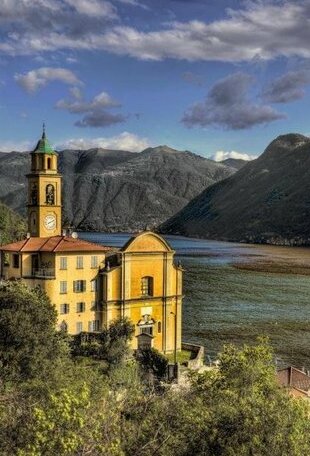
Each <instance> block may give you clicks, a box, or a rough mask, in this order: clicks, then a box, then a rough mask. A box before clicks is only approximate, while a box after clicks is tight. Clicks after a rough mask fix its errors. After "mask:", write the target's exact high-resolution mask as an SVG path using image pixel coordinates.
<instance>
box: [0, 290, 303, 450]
mask: <svg viewBox="0 0 310 456" xmlns="http://www.w3.org/2000/svg"><path fill="white" fill-rule="evenodd" d="M0 304H1V305H0V356H1V362H2V368H1V380H2V381H1V382H0V454H1V456H12V455H16V456H52V455H58V454H59V455H64V456H81V455H90V456H102V455H108V456H137V455H143V456H152V455H156V456H192V455H195V456H304V455H307V454H310V438H309V436H310V421H309V417H310V408H309V405H308V403H307V402H306V401H304V400H296V399H293V398H292V397H290V396H289V395H288V394H287V393H286V392H285V391H284V390H283V389H281V388H280V387H278V386H277V384H276V380H275V371H274V366H273V363H272V357H273V354H272V352H271V350H270V347H269V346H268V343H267V342H266V341H265V340H260V342H259V344H258V345H256V346H244V348H243V349H242V350H240V349H237V348H236V347H234V346H232V345H229V346H226V347H225V349H224V351H223V352H222V354H221V355H220V358H219V359H220V363H219V367H218V369H213V370H210V371H206V372H204V373H201V374H197V373H196V374H192V375H191V376H190V378H189V382H188V385H187V387H186V388H181V387H179V388H170V387H167V388H166V389H161V390H160V394H158V390H156V389H152V388H150V387H149V386H146V385H145V382H144V381H143V378H142V379H141V376H140V373H141V368H140V367H139V365H138V363H137V362H136V361H135V360H134V359H130V360H127V361H126V362H123V359H124V353H125V352H126V349H125V348H124V346H125V345H123V344H125V343H126V341H128V340H129V338H130V337H131V336H132V326H131V324H130V323H129V322H128V321H118V322H114V323H113V325H111V326H110V328H109V329H107V330H105V331H103V333H102V334H99V336H100V337H99V339H98V338H97V339H96V338H89V339H88V340H84V342H83V339H82V336H81V337H80V338H79V339H78V340H79V341H80V343H79V344H78V343H77V342H76V340H75V343H76V350H80V351H82V352H83V350H86V351H85V352H84V354H85V353H88V354H89V357H88V358H87V357H73V358H72V357H71V354H70V352H69V351H68V348H67V339H66V337H67V336H66V335H65V334H59V335H58V336H56V334H55V331H54V329H53V328H54V324H55V318H56V316H55V311H54V309H53V307H52V306H51V304H50V303H49V301H48V299H47V298H46V296H45V295H44V294H42V292H40V291H39V290H29V289H28V288H27V287H25V286H23V285H21V284H19V283H13V284H12V283H10V284H6V285H5V286H1V287H0ZM23 320H24V321H23ZM1 325H2V326H1ZM7 328H10V329H9V330H8V329H7ZM3 331H4V333H3ZM120 340H121V341H122V344H121V345H119V342H120ZM81 341H82V342H83V343H85V344H86V348H85V347H84V346H83V343H82V342H81ZM11 346H12V348H11ZM73 349H74V348H73ZM87 350H88V351H87ZM124 350H125V351H124ZM6 351H7V353H6ZM139 356H140V359H139V362H140V363H142V365H143V367H144V369H145V370H146V371H148V370H149V369H152V370H153V372H154V373H155V374H156V375H157V376H158V377H160V376H162V375H163V374H164V372H165V369H166V363H167V360H166V359H165V358H164V357H163V356H162V355H161V354H160V353H158V352H157V351H156V350H143V351H142V352H140V355H139ZM98 359H99V361H98ZM102 359H104V360H106V362H107V363H108V362H109V363H110V366H113V369H109V370H108V373H107V372H104V371H103V370H102V369H101V360H102Z"/></svg>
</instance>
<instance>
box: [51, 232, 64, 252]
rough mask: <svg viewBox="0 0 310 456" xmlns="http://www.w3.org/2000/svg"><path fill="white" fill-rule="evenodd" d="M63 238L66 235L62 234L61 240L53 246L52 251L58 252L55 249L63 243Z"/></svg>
mask: <svg viewBox="0 0 310 456" xmlns="http://www.w3.org/2000/svg"><path fill="white" fill-rule="evenodd" d="M55 237H56V236H55ZM63 238H64V236H60V239H59V241H58V242H57V244H56V245H55V247H54V248H53V250H52V252H56V250H55V249H57V247H58V246H59V244H60V243H61V241H63Z"/></svg>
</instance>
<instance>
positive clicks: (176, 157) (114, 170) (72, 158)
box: [0, 146, 234, 231]
mask: <svg viewBox="0 0 310 456" xmlns="http://www.w3.org/2000/svg"><path fill="white" fill-rule="evenodd" d="M59 169H60V172H61V173H62V174H63V204H64V211H63V212H64V221H65V223H70V224H72V225H73V226H74V227H75V228H76V229H80V230H98V231H135V230H139V229H144V228H145V227H146V226H147V227H149V228H152V227H154V226H157V225H158V224H160V223H162V222H163V221H164V220H166V219H167V218H169V217H171V216H172V215H173V214H175V213H176V212H178V211H179V210H180V209H181V208H182V207H184V206H185V205H186V204H187V203H188V202H189V201H190V200H191V199H193V198H194V197H195V196H196V195H198V194H199V193H201V191H202V190H204V189H205V188H206V187H207V186H209V185H212V184H214V183H215V182H217V181H219V180H221V179H224V178H226V177H228V176H230V175H231V174H232V173H233V172H234V170H232V169H231V168H229V167H226V166H224V165H222V164H218V163H215V162H213V161H212V160H208V159H206V158H203V157H200V156H198V155H195V154H193V153H191V152H188V151H185V152H180V151H177V150H174V149H171V148H169V147H167V146H160V147H156V148H149V149H146V150H145V151H143V152H141V153H132V152H127V151H115V150H105V149H91V150H87V151H78V150H65V151H61V152H60V153H59ZM29 170H30V156H29V154H28V153H16V152H12V153H9V154H0V200H1V201H3V202H4V203H5V204H7V205H8V206H10V207H12V208H13V209H15V210H17V211H18V212H19V213H21V214H23V215H25V214H26V210H25V205H26V178H25V174H26V173H27V172H29Z"/></svg>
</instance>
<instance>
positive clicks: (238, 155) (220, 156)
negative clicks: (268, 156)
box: [212, 150, 257, 162]
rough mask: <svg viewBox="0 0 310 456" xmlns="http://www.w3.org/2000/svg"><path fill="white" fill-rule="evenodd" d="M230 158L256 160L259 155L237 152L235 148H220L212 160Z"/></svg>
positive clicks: (217, 160) (218, 160) (219, 160)
mask: <svg viewBox="0 0 310 456" xmlns="http://www.w3.org/2000/svg"><path fill="white" fill-rule="evenodd" d="M228 158H234V159H236V160H246V161H250V160H255V158H257V155H249V154H244V153H242V152H236V151H234V150H232V151H230V152H227V151H226V152H225V151H223V150H218V151H217V152H215V154H214V155H213V156H212V160H214V161H216V162H221V161H223V160H227V159H228Z"/></svg>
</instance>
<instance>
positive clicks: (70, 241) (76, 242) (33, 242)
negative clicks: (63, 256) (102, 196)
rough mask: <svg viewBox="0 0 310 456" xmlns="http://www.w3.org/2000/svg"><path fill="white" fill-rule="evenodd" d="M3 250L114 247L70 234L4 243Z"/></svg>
mask: <svg viewBox="0 0 310 456" xmlns="http://www.w3.org/2000/svg"><path fill="white" fill-rule="evenodd" d="M1 250H2V251H5V252H107V251H109V250H113V247H108V246H105V245H99V244H94V243H93V242H88V241H84V240H83V239H75V238H72V237H68V236H52V237H48V238H40V237H30V238H28V239H24V240H23V241H18V242H13V243H12V244H6V245H2V246H0V251H1Z"/></svg>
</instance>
